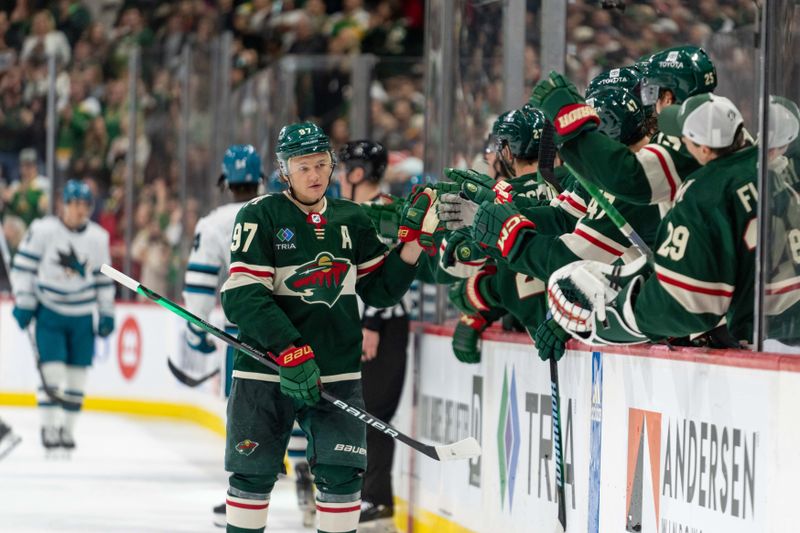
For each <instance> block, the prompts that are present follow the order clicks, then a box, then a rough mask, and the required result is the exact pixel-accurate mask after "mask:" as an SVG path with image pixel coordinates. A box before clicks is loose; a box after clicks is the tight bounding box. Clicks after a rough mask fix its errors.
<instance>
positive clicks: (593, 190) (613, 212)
mask: <svg viewBox="0 0 800 533" xmlns="http://www.w3.org/2000/svg"><path fill="white" fill-rule="evenodd" d="M564 166H566V167H567V169H568V170H569V171H570V172H571V173H572V175H573V176H575V179H576V180H578V182H579V183H580V184H581V186H583V188H584V189H586V192H588V193H589V195H590V196H591V197H592V199H593V200H594V201H595V202H597V205H599V206H600V208H601V209H602V210H603V211H605V212H606V215H608V218H610V219H611V221H612V222H613V223H614V225H615V226H617V229H618V230H619V231H620V233H622V235H623V236H624V237H625V238H626V239H628V240H629V241H631V244H633V245H634V246H635V247H636V249H637V250H639V253H641V254H642V255H643V256H645V257H647V262H648V263H650V264H652V263H653V251H652V250H651V249H650V247H649V246H647V243H645V242H644V239H642V238H641V237H640V236H639V234H638V233H636V230H635V229H633V228H632V227H631V225H630V224H628V221H627V220H625V217H623V216H622V214H620V212H619V211H618V210H617V208H616V207H614V204H612V203H611V202H609V201H608V198H606V197H605V195H604V194H603V193H602V191H601V190H600V189H599V188H598V187H597V185H595V184H594V183H592V182H590V181H588V180H587V179H586V178H584V177H583V176H581V175H580V174H579V173H578V172H576V171H575V169H574V168H572V167H571V166H569V164H568V163H566V162H565V163H564Z"/></svg>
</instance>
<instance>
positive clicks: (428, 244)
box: [397, 187, 440, 255]
mask: <svg viewBox="0 0 800 533" xmlns="http://www.w3.org/2000/svg"><path fill="white" fill-rule="evenodd" d="M437 195H438V193H437V192H436V189H433V188H431V187H416V188H415V189H414V190H412V191H411V194H410V195H409V197H408V201H407V202H406V205H405V207H404V208H403V212H402V214H401V216H400V229H399V230H398V231H397V238H398V240H399V241H400V242H414V241H417V242H419V245H420V246H422V248H423V249H424V250H425V251H426V252H427V253H428V254H429V255H434V254H435V253H436V244H435V239H434V234H435V233H437V232H438V231H439V230H440V228H439V218H438V217H437V216H436V208H435V204H436V199H437Z"/></svg>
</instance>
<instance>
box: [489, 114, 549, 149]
mask: <svg viewBox="0 0 800 533" xmlns="http://www.w3.org/2000/svg"><path fill="white" fill-rule="evenodd" d="M501 118H502V120H500V119H498V123H496V128H495V131H494V135H495V138H496V139H497V147H498V149H502V148H503V147H504V146H508V148H509V149H510V150H511V155H513V156H514V157H515V158H519V159H526V160H536V159H538V158H539V139H541V138H542V128H544V123H545V117H544V113H542V112H541V111H539V110H538V109H535V108H533V107H530V106H528V105H525V106H524V107H521V108H520V109H514V110H512V111H509V112H508V113H504V114H503V115H501ZM498 151H499V150H498Z"/></svg>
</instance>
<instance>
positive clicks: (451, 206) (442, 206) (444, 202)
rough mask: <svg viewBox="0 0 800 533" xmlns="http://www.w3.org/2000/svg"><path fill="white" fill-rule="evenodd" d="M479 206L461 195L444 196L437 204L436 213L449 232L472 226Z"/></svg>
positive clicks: (450, 194) (449, 194)
mask: <svg viewBox="0 0 800 533" xmlns="http://www.w3.org/2000/svg"><path fill="white" fill-rule="evenodd" d="M477 212H478V204H476V203H475V202H472V201H470V200H467V199H466V198H464V197H462V196H461V195H459V194H452V193H448V194H443V195H441V196H440V197H439V201H438V202H437V204H436V213H437V214H438V215H439V220H440V221H442V222H443V223H444V227H445V228H446V229H447V230H449V231H455V230H457V229H461V228H465V227H468V226H471V225H472V221H473V220H474V219H475V213H477Z"/></svg>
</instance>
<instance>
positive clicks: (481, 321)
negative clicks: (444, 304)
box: [458, 313, 489, 332]
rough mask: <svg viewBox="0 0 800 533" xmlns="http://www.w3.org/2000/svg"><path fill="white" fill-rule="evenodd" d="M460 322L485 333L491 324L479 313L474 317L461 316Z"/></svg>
mask: <svg viewBox="0 0 800 533" xmlns="http://www.w3.org/2000/svg"><path fill="white" fill-rule="evenodd" d="M458 320H459V322H461V323H462V324H464V325H467V326H469V327H471V328H472V329H474V330H475V331H478V332H483V330H485V329H486V328H487V327H489V323H488V322H487V321H486V319H485V318H483V316H481V315H480V314H477V313H476V314H474V315H461V318H459V319H458Z"/></svg>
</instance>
